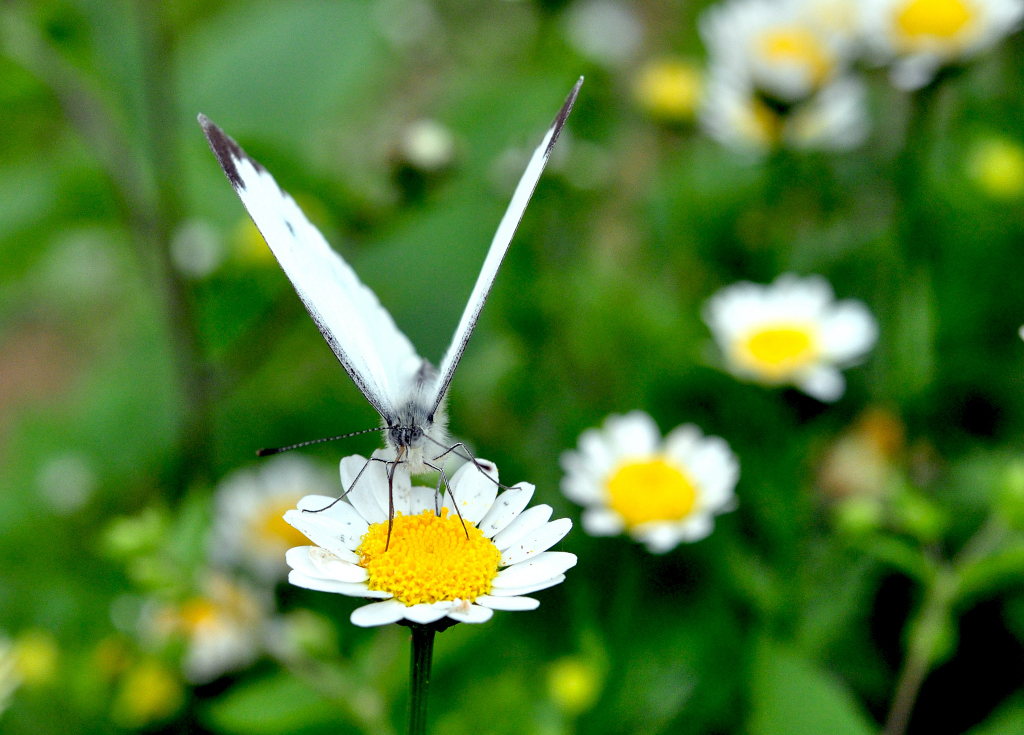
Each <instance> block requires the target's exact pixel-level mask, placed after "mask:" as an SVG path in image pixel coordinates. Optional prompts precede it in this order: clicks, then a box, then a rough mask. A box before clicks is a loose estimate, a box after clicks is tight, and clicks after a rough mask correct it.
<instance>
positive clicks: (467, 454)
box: [427, 436, 510, 490]
mask: <svg viewBox="0 0 1024 735" xmlns="http://www.w3.org/2000/svg"><path fill="white" fill-rule="evenodd" d="M427 438H428V439H430V440H431V441H432V442H434V443H435V444H437V445H438V446H441V447H443V446H444V445H443V444H441V442H439V441H437V440H436V439H431V437H429V436H428V437H427ZM459 447H462V449H463V451H465V454H460V453H459V452H456V451H455V450H456V449H458V448H459ZM450 453H454V454H455V456H456V457H462V458H463V459H464V460H466V461H467V462H472V463H473V466H474V467H476V468H477V469H478V470H480V472H482V473H483V475H484V477H486V478H487V479H489V480H490V481H491V482H493V483H494V484H495V485H497V486H498V487H499V488H501V489H502V490H508V489H510V488H509V487H508V485H502V484H501V483H500V482H498V481H497V480H495V479H494V478H493V477H491V476H490V475H489V474H487V471H486V470H485V469H484V466H483V465H482V464H480V461H479V460H477V458H476V457H474V456H473V453H472V452H470V451H469V447H467V446H466V445H465V444H463V443H462V442H456V443H455V444H452V445H451V446H450V447H448V448H447V449H445V450H444V451H443V452H441V453H440V454H439V455H437V456H436V457H434V458H433V459H432V461H434V462H436V461H437V460H439V459H441V457H444V456H445V455H446V454H450ZM492 468H493V465H492Z"/></svg>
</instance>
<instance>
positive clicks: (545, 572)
mask: <svg viewBox="0 0 1024 735" xmlns="http://www.w3.org/2000/svg"><path fill="white" fill-rule="evenodd" d="M574 566H576V555H575V554H569V553H567V552H564V551H545V552H544V553H543V554H537V556H534V557H531V558H530V559H527V560H526V561H522V562H519V563H518V564H516V565H514V566H511V567H508V568H507V569H502V570H501V571H500V572H498V574H497V576H496V577H495V578H494V581H493V582H491V587H492V588H496V587H505V588H508V587H525V586H527V585H531V584H536V583H538V582H540V581H542V580H545V579H550V578H551V577H554V576H555V575H556V574H562V573H564V572H565V570H566V569H570V568H571V567H574ZM492 594H493V592H492Z"/></svg>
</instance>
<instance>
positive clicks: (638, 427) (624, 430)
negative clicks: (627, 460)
mask: <svg viewBox="0 0 1024 735" xmlns="http://www.w3.org/2000/svg"><path fill="white" fill-rule="evenodd" d="M604 430H605V434H607V435H608V443H609V444H610V445H611V448H612V452H613V453H614V455H615V457H616V459H621V458H623V457H644V456H647V455H650V454H653V453H654V452H655V451H657V449H658V444H660V443H661V431H659V430H658V425H657V424H656V423H654V419H652V418H651V417H650V416H649V415H648V414H646V413H644V412H643V411H630V412H629V413H627V414H626V415H625V416H614V415H613V416H609V417H608V418H607V419H606V420H605V422H604Z"/></svg>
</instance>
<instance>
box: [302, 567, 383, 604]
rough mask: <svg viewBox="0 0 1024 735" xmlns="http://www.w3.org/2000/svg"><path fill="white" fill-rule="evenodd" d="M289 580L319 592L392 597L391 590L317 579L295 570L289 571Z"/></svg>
mask: <svg viewBox="0 0 1024 735" xmlns="http://www.w3.org/2000/svg"><path fill="white" fill-rule="evenodd" d="M288 581H289V582H290V583H291V584H293V585H295V586H296V587H305V588H306V589H308V590H318V591H319V592H335V593H337V594H340V595H347V596H348V597H376V598H378V599H381V600H386V599H387V598H389V597H391V593H390V592H384V591H381V590H371V589H369V588H367V586H366V584H365V583H360V584H352V583H351V582H338V581H336V580H333V579H317V578H315V577H307V576H306V575H305V574H303V573H302V572H297V571H294V570H292V571H291V572H289V573H288Z"/></svg>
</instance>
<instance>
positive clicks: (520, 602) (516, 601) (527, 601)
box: [476, 595, 540, 610]
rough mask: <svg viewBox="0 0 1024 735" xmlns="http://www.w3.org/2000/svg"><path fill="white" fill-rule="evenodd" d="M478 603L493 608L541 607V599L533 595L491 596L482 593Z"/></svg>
mask: <svg viewBox="0 0 1024 735" xmlns="http://www.w3.org/2000/svg"><path fill="white" fill-rule="evenodd" d="M476 604H477V605H483V606H484V607H489V608H491V609H492V610H536V609H537V608H538V607H540V601H539V600H535V599H533V598H532V597H491V596H490V595H480V596H479V597H478V598H476Z"/></svg>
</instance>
